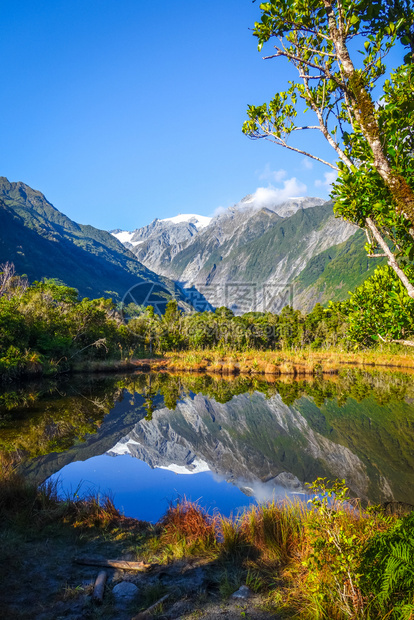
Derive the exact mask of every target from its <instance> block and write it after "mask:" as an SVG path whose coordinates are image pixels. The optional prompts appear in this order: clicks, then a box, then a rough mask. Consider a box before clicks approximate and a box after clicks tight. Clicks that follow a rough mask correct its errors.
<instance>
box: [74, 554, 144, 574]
mask: <svg viewBox="0 0 414 620" xmlns="http://www.w3.org/2000/svg"><path fill="white" fill-rule="evenodd" d="M74 561H75V562H76V564H85V565H86V566H106V567H107V568H120V569H121V570H137V571H145V570H147V569H148V568H150V566H151V564H145V562H128V561H127V560H99V559H96V558H92V557H81V558H75V560H74Z"/></svg>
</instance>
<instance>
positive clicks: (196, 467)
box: [157, 459, 210, 474]
mask: <svg viewBox="0 0 414 620" xmlns="http://www.w3.org/2000/svg"><path fill="white" fill-rule="evenodd" d="M190 467H191V469H189V468H190ZM157 469H167V470H168V471H173V472H174V473H175V474H200V473H201V472H203V471H210V468H209V466H208V465H207V463H206V462H205V461H203V460H201V459H194V461H193V462H192V463H191V464H190V465H176V464H175V463H171V465H166V466H165V465H159V466H158V467H157Z"/></svg>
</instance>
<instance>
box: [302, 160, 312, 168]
mask: <svg viewBox="0 0 414 620" xmlns="http://www.w3.org/2000/svg"><path fill="white" fill-rule="evenodd" d="M302 167H303V168H305V170H312V168H313V161H312V160H311V159H309V157H304V158H303V159H302Z"/></svg>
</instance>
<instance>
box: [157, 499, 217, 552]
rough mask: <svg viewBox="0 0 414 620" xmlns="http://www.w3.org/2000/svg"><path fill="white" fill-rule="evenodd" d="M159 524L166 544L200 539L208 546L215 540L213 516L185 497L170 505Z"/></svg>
mask: <svg viewBox="0 0 414 620" xmlns="http://www.w3.org/2000/svg"><path fill="white" fill-rule="evenodd" d="M160 525H161V527H162V528H163V533H162V540H163V542H165V543H167V544H168V543H176V542H180V541H181V540H183V539H185V541H186V542H188V543H191V542H194V541H202V542H203V544H204V545H205V547H208V546H210V545H212V544H214V543H215V542H216V530H215V521H214V518H212V517H210V516H209V515H208V514H207V513H206V512H205V511H204V510H203V509H202V508H200V506H198V504H196V503H194V502H189V501H188V500H186V499H185V498H184V499H183V500H181V501H179V502H177V504H175V505H170V507H169V508H168V510H167V513H166V515H165V516H164V517H163V519H162V520H161V521H160Z"/></svg>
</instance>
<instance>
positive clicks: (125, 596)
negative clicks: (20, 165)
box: [112, 581, 138, 602]
mask: <svg viewBox="0 0 414 620" xmlns="http://www.w3.org/2000/svg"><path fill="white" fill-rule="evenodd" d="M137 592H138V588H137V586H136V585H135V584H133V583H131V582H130V581H121V583H117V584H116V586H115V587H114V588H113V590H112V594H113V595H114V597H115V599H116V601H117V602H127V601H131V600H132V599H133V598H134V597H135V596H136V594H137Z"/></svg>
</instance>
